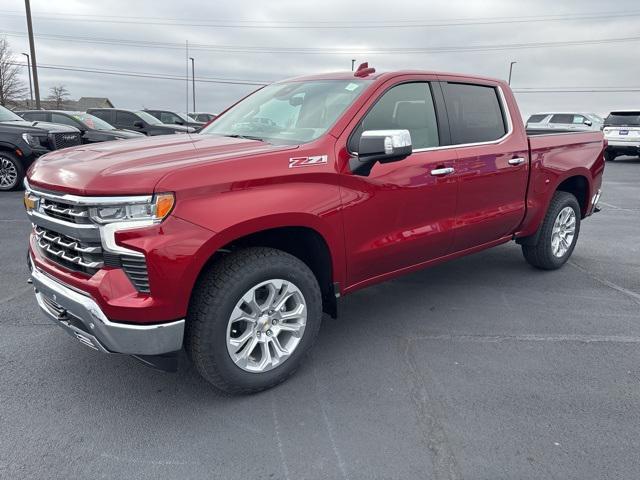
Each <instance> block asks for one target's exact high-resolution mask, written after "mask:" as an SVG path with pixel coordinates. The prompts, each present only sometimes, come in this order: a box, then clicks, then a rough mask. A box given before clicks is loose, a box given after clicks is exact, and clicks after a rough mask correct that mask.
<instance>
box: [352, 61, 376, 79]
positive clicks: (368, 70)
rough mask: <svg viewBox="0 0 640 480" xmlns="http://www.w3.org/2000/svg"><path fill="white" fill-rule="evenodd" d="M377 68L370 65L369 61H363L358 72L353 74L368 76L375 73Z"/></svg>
mask: <svg viewBox="0 0 640 480" xmlns="http://www.w3.org/2000/svg"><path fill="white" fill-rule="evenodd" d="M375 71H376V69H375V68H373V67H369V62H364V63H361V64H360V66H359V67H358V69H357V70H356V73H354V74H353V76H354V77H366V76H367V75H371V74H372V73H375Z"/></svg>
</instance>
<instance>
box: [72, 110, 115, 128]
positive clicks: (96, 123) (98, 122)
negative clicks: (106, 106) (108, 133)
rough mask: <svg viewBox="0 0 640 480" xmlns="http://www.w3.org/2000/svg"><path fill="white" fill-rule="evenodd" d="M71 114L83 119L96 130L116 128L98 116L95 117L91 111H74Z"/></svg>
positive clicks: (80, 119) (82, 120) (83, 121)
mask: <svg viewBox="0 0 640 480" xmlns="http://www.w3.org/2000/svg"><path fill="white" fill-rule="evenodd" d="M71 115H72V116H73V118H75V119H77V120H79V121H81V122H82V123H84V124H85V125H86V126H87V127H89V128H93V129H95V130H115V127H114V126H113V125H111V124H110V123H107V122H105V121H104V120H102V119H100V118H98V117H94V116H93V115H91V114H90V113H83V112H74V113H72V114H71Z"/></svg>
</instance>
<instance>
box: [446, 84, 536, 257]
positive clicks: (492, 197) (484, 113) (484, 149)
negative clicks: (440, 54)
mask: <svg viewBox="0 0 640 480" xmlns="http://www.w3.org/2000/svg"><path fill="white" fill-rule="evenodd" d="M442 87H443V92H444V98H445V104H446V107H447V114H448V117H449V125H450V129H451V143H452V145H455V146H456V148H455V150H456V152H457V157H458V158H457V160H456V165H455V176H456V177H457V178H458V180H459V189H458V192H459V193H458V202H457V208H456V216H455V235H454V240H453V251H456V252H457V251H461V250H465V249H468V248H472V247H475V246H479V245H483V244H486V243H489V242H492V241H494V240H497V239H500V238H502V237H504V236H505V235H508V234H510V233H512V232H513V231H514V230H515V229H516V227H517V226H518V225H519V224H520V222H521V221H522V219H523V218H524V213H525V197H526V190H527V181H528V169H529V151H528V144H527V140H526V136H525V135H524V132H523V131H522V128H521V127H520V128H518V131H517V132H514V127H513V125H512V122H511V116H510V112H509V110H508V107H507V103H506V99H505V97H504V95H503V92H502V91H501V89H500V87H499V86H497V85H495V84H491V83H487V84H482V83H458V82H455V81H444V82H443V84H442ZM516 115H519V114H517V112H516Z"/></svg>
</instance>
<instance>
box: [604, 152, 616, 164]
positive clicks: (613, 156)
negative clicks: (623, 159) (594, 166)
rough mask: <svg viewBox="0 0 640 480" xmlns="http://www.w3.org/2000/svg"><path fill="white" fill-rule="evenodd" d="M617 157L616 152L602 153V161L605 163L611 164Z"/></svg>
mask: <svg viewBox="0 0 640 480" xmlns="http://www.w3.org/2000/svg"><path fill="white" fill-rule="evenodd" d="M617 156H618V154H617V153H616V152H614V151H613V150H605V151H604V159H605V160H606V161H607V162H613V161H614V160H615V159H616V157H617Z"/></svg>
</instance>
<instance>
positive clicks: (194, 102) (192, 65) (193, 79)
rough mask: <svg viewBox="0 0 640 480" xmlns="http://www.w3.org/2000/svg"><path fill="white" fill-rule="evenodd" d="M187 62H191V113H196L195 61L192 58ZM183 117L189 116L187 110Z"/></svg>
mask: <svg viewBox="0 0 640 480" xmlns="http://www.w3.org/2000/svg"><path fill="white" fill-rule="evenodd" d="M189 60H191V86H192V87H193V95H191V96H192V97H193V111H194V113H195V111H196V67H195V60H194V59H193V57H189ZM185 115H189V109H188V108H187V111H186V112H185Z"/></svg>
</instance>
